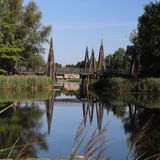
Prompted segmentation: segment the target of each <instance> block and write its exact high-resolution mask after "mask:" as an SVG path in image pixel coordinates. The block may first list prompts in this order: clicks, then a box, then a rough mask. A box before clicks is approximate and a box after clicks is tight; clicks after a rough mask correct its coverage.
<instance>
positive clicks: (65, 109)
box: [0, 84, 160, 160]
mask: <svg viewBox="0 0 160 160" xmlns="http://www.w3.org/2000/svg"><path fill="white" fill-rule="evenodd" d="M76 85H77V84H76ZM66 88H67V87H65V88H64V89H63V90H62V91H61V92H60V93H58V94H57V93H56V94H55V93H31V94H29V93H27V94H23V96H21V97H20V96H18V95H15V94H13V95H6V94H4V96H3V98H2V97H0V100H1V103H0V108H1V109H3V108H5V107H6V106H8V105H10V104H12V103H15V107H12V108H10V109H9V110H7V112H4V113H3V114H1V115H0V150H1V152H0V159H2V158H6V156H7V155H8V154H9V152H10V149H11V148H9V149H8V150H5V151H3V152H2V149H5V148H8V147H12V146H13V144H15V142H16V140H17V138H18V137H19V139H18V142H17V144H16V148H14V152H12V155H11V157H13V158H17V157H18V158H19V159H20V158H21V159H25V158H30V157H35V158H36V157H47V158H51V159H53V158H55V157H57V156H58V157H60V156H65V155H70V153H71V151H72V143H73V140H74V136H75V134H76V129H77V127H78V125H79V123H80V122H81V121H82V120H84V125H85V126H89V127H88V129H89V130H91V132H92V131H93V128H94V129H95V128H97V129H98V131H101V130H103V128H104V126H105V125H106V122H107V119H109V120H110V125H109V130H108V132H109V133H106V134H109V135H110V137H109V141H111V142H110V143H109V145H108V143H107V144H106V146H107V150H106V152H105V154H106V155H108V154H109V155H110V156H111V159H113V160H114V159H115V160H116V159H120V160H121V159H125V158H126V156H127V154H128V152H129V149H130V146H132V144H133V143H134V141H135V138H136V137H138V136H139V134H140V132H141V129H142V128H143V126H144V125H145V124H146V122H147V121H148V120H149V119H150V118H151V117H152V119H151V122H150V125H149V126H148V130H147V140H148V141H147V143H145V144H146V145H145V147H144V148H143V151H144V152H145V155H144V156H142V158H141V159H144V158H145V157H149V156H151V155H154V154H157V153H160V136H159V135H160V123H159V121H160V110H159V107H160V97H156V96H154V97H153V96H151V95H116V94H113V93H112V94H111V93H110V94H108V95H106V94H105V95H103V94H97V95H96V94H93V93H90V92H89V90H88V89H87V88H86V89H84V90H80V91H79V90H76V89H75V87H73V85H72V87H68V88H67V89H66ZM73 88H74V89H73ZM77 88H78V87H77ZM24 95H29V99H27V97H25V96H24ZM38 96H39V97H40V98H38ZM31 97H33V99H31ZM14 98H15V100H14ZM3 100H4V102H2V101H3ZM121 126H122V127H121ZM106 136H108V135H106ZM51 141H54V142H53V143H52V142H51ZM65 142H66V143H65ZM82 148H83V146H82ZM144 152H143V153H144ZM141 154H142V152H141V151H140V149H139V147H138V146H137V145H135V147H134V148H133V157H132V158H131V157H130V158H131V159H134V158H135V157H138V156H140V155H141Z"/></svg>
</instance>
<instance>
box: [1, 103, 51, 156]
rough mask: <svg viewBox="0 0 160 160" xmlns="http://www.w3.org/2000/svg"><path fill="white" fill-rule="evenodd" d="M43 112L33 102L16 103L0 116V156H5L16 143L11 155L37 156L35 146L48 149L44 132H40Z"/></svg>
mask: <svg viewBox="0 0 160 160" xmlns="http://www.w3.org/2000/svg"><path fill="white" fill-rule="evenodd" d="M43 114H44V112H43V111H42V110H40V109H39V106H38V105H37V104H35V103H25V104H18V105H17V106H15V107H14V108H11V109H9V110H8V111H7V112H5V113H3V114H1V116H0V146H1V148H0V149H4V151H2V152H1V154H0V158H1V159H2V158H6V157H7V156H8V155H9V153H10V151H11V148H12V146H13V144H15V142H16V141H17V139H18V141H17V143H16V147H15V148H14V152H12V155H11V157H13V158H17V159H20V158H21V159H23V158H24V159H25V158H27V157H37V151H38V150H37V148H39V149H40V150H45V151H47V150H48V145H47V143H46V141H45V139H46V133H45V132H41V131H40V128H41V126H42V121H41V118H42V116H43Z"/></svg>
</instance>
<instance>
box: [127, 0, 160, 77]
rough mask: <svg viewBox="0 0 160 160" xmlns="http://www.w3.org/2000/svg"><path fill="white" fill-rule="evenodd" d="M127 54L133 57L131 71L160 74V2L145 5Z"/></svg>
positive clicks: (147, 74) (136, 73)
mask: <svg viewBox="0 0 160 160" xmlns="http://www.w3.org/2000/svg"><path fill="white" fill-rule="evenodd" d="M130 40H131V42H132V45H129V46H128V47H127V51H126V54H127V55H128V56H129V57H130V58H131V73H132V74H134V75H141V76H143V77H146V76H155V77H158V76H160V2H155V3H153V2H151V3H149V4H147V5H146V6H145V7H144V13H143V15H142V16H140V17H139V19H138V28H137V32H136V31H134V32H133V33H132V34H131V36H130Z"/></svg>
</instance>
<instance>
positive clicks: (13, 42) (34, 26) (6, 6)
mask: <svg viewBox="0 0 160 160" xmlns="http://www.w3.org/2000/svg"><path fill="white" fill-rule="evenodd" d="M41 18H42V13H41V12H40V11H39V9H38V7H37V5H36V3H35V2H29V3H28V4H27V5H26V6H25V5H24V4H23V1H22V0H3V1H1V3H0V22H1V24H0V68H1V69H4V70H6V71H7V72H8V73H14V72H15V70H16V68H17V67H18V66H20V65H25V66H26V67H27V66H32V67H33V68H34V67H35V66H36V65H42V61H41V63H36V64H35V62H33V61H35V59H34V58H36V59H42V57H41V56H40V53H43V51H44V49H43V47H42V44H43V43H44V42H47V40H48V35H49V33H50V30H51V27H50V26H44V25H42V24H41ZM37 55H38V56H37ZM39 62H40V61H39Z"/></svg>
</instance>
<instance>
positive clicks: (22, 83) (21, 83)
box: [0, 75, 53, 91]
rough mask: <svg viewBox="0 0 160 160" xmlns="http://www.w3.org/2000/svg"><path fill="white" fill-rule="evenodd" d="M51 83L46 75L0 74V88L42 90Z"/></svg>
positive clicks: (47, 87)
mask: <svg viewBox="0 0 160 160" xmlns="http://www.w3.org/2000/svg"><path fill="white" fill-rule="evenodd" d="M52 85H53V81H52V79H50V78H49V77H46V76H17V75H16V76H0V90H10V91H11V90H16V91H21V90H42V89H49V88H51V86H52Z"/></svg>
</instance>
